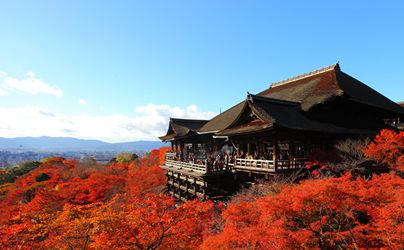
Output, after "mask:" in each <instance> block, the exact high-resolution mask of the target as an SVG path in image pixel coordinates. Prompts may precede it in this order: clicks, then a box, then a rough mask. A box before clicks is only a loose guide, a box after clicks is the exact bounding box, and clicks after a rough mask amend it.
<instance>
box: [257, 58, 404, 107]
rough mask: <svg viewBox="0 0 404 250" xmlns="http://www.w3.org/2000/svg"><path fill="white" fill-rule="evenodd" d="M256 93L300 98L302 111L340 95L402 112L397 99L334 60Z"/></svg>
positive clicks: (288, 98) (276, 96)
mask: <svg viewBox="0 0 404 250" xmlns="http://www.w3.org/2000/svg"><path fill="white" fill-rule="evenodd" d="M258 95H260V96H266V97H271V98H276V99H283V100H289V101H295V102H300V103H301V105H302V109H303V110H304V111H308V110H309V109H311V108H312V107H314V106H316V105H318V104H322V103H325V102H327V101H330V100H332V99H334V98H336V97H340V96H344V97H346V98H347V99H349V100H352V101H355V102H359V103H362V104H366V105H369V106H373V107H376V108H380V109H384V110H386V111H390V112H397V113H402V114H404V109H403V108H402V107H400V106H399V105H398V104H397V103H395V102H393V101H391V100H390V99H388V98H387V97H385V96H383V95H382V94H380V93H379V92H377V91H375V90H374V89H372V88H370V87H369V86H367V85H365V84H364V83H362V82H360V81H359V80H357V79H355V78H353V77H351V76H349V75H348V74H346V73H344V72H342V71H341V69H340V67H339V64H338V63H337V64H334V65H331V66H328V67H325V68H322V69H320V70H316V71H313V72H310V73H307V74H304V75H300V76H296V77H293V78H290V79H287V80H285V81H281V82H278V83H275V84H272V85H271V86H270V88H269V89H267V90H264V91H262V92H261V93H259V94H258Z"/></svg>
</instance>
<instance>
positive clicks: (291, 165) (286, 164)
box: [277, 158, 307, 169]
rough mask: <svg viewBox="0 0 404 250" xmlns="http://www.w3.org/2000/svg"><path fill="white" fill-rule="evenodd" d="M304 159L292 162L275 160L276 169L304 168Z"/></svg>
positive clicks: (296, 159)
mask: <svg viewBox="0 0 404 250" xmlns="http://www.w3.org/2000/svg"><path fill="white" fill-rule="evenodd" d="M306 161H307V159H306V158H295V159H293V160H277V168H278V169H299V168H304V166H305V162H306Z"/></svg>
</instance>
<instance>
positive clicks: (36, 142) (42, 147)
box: [0, 136, 164, 151]
mask: <svg viewBox="0 0 404 250" xmlns="http://www.w3.org/2000/svg"><path fill="white" fill-rule="evenodd" d="M162 146H164V144H163V143H162V142H160V141H134V142H122V143H108V142H103V141H99V140H83V139H77V138H71V137H48V136H41V137H17V138H1V137H0V150H23V151H28V150H30V151H31V150H32V151H149V150H151V149H154V148H160V147H162Z"/></svg>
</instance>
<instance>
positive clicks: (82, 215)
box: [0, 131, 404, 249]
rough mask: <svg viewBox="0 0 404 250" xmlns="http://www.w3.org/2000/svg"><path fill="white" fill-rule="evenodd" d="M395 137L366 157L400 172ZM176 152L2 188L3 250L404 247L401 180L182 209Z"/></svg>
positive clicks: (45, 168)
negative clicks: (172, 173) (167, 167)
mask: <svg viewBox="0 0 404 250" xmlns="http://www.w3.org/2000/svg"><path fill="white" fill-rule="evenodd" d="M392 133H393V132H389V131H383V132H382V133H381V135H380V136H378V137H377V138H376V140H375V142H374V143H373V144H371V145H370V146H369V147H368V148H367V149H366V151H365V153H366V154H368V155H369V156H371V157H374V158H375V159H378V160H380V161H382V162H384V163H386V164H389V165H390V166H391V167H392V168H395V169H397V170H400V166H401V165H400V164H401V163H400V159H401V158H400V157H402V134H399V137H397V135H398V134H392ZM400 143H401V144H400ZM400 145H401V146H400ZM167 150H168V148H164V149H161V150H153V151H152V152H151V153H150V154H149V155H148V156H147V157H143V158H141V159H138V160H136V161H133V162H130V163H120V164H118V163H112V164H110V165H108V166H103V165H91V166H84V165H81V164H80V163H78V162H76V161H73V160H66V159H63V158H54V157H53V158H49V159H47V160H45V161H43V162H42V164H41V165H40V166H39V167H38V168H36V169H34V170H31V171H30V172H29V173H27V174H25V175H23V176H20V177H18V178H17V180H16V181H15V182H14V183H7V184H4V185H0V214H1V215H2V216H1V217H0V249H200V248H202V249H335V248H341V249H346V248H356V249H359V248H367V249H377V248H386V249H400V248H401V249H402V248H403V247H404V245H403V243H402V242H404V235H403V233H404V206H403V204H404V192H403V188H404V180H403V179H402V178H401V177H400V176H399V175H397V174H395V173H391V174H383V175H374V176H373V178H372V179H371V180H363V179H360V178H357V179H354V178H353V177H352V176H348V175H345V176H343V177H339V178H327V179H315V180H307V181H304V182H302V183H300V184H294V185H286V184H285V185H283V188H282V190H281V191H280V193H277V194H271V195H268V196H266V197H261V198H257V199H245V200H243V199H241V200H240V201H239V202H238V203H231V204H230V205H228V206H227V207H225V208H223V206H222V205H220V206H214V204H213V202H198V201H187V202H184V203H182V204H179V203H177V202H176V201H175V200H173V199H172V198H171V197H168V196H165V195H163V194H162V193H163V192H162V191H163V190H164V186H165V172H164V171H163V170H162V169H161V168H160V167H159V165H160V164H161V163H162V161H163V160H164V154H165V152H166V151H167ZM400 150H401V151H400ZM383 152H384V153H383ZM400 152H401V153H400ZM38 176H40V177H41V178H38Z"/></svg>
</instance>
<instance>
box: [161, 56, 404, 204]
mask: <svg viewBox="0 0 404 250" xmlns="http://www.w3.org/2000/svg"><path fill="white" fill-rule="evenodd" d="M403 117H404V108H403V107H401V106H400V105H398V104H397V103H395V102H393V101H391V100H390V99H388V98H386V97H385V96H383V95H382V94H380V93H378V92H377V91H375V90H373V89H372V88H370V87H368V86H367V85H365V84H363V83H362V82H360V81H358V80H356V79H355V78H353V77H351V76H349V75H348V74H346V73H344V72H342V71H341V69H340V67H339V65H338V64H335V65H332V66H329V67H326V68H323V69H320V70H316V71H313V72H310V73H307V74H304V75H300V76H297V77H293V78H290V79H287V80H284V81H281V82H279V83H275V84H272V85H271V86H270V87H269V88H268V89H265V90H263V91H262V92H260V93H258V94H256V95H253V94H247V97H246V99H245V100H244V101H242V102H240V103H238V104H236V105H235V106H233V107H231V108H230V109H228V110H226V111H224V112H222V113H221V114H219V115H217V116H216V117H214V118H213V119H211V120H192V119H176V118H171V119H170V122H169V127H168V130H167V133H166V135H164V136H162V137H160V139H161V140H162V141H165V142H170V143H171V152H169V153H167V154H166V158H165V163H164V165H163V166H161V167H162V168H163V169H165V170H167V190H168V192H169V193H170V194H171V195H172V196H174V197H176V198H177V199H181V200H187V199H195V198H199V199H202V200H204V199H215V198H222V197H224V196H227V195H230V194H231V193H232V192H234V191H235V190H236V189H237V187H236V186H237V185H238V184H239V183H240V181H241V182H242V181H243V180H244V179H243V178H244V177H245V176H253V175H254V176H261V177H263V178H269V176H270V175H276V174H282V173H288V172H290V171H294V170H296V169H300V168H302V167H304V165H305V161H306V158H307V156H308V155H309V154H310V152H312V151H313V150H318V149H329V148H331V147H333V145H334V144H335V142H336V141H337V140H340V139H344V138H348V137H351V138H352V137H353V138H357V137H363V136H374V135H376V134H377V133H378V132H379V131H380V130H381V129H383V128H393V129H394V127H393V125H394V122H393V123H391V121H396V120H399V119H400V118H401V120H403ZM389 121H390V122H389Z"/></svg>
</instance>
